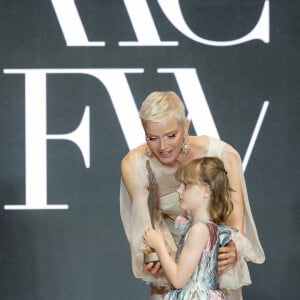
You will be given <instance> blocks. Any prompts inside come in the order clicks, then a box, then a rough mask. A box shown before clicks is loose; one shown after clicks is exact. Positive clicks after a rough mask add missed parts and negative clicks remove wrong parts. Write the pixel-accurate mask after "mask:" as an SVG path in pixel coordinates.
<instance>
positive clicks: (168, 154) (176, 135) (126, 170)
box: [121, 118, 244, 274]
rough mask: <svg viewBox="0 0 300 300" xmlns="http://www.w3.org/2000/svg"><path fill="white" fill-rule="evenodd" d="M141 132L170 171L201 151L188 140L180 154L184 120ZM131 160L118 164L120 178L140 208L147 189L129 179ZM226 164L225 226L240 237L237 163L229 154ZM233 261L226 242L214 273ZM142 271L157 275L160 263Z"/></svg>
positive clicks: (241, 215) (151, 125)
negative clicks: (227, 207)
mask: <svg viewBox="0 0 300 300" xmlns="http://www.w3.org/2000/svg"><path fill="white" fill-rule="evenodd" d="M144 130H145V135H146V141H147V145H148V147H149V148H150V149H151V150H152V153H153V155H154V157H155V158H156V159H157V160H159V161H160V162H161V163H162V164H164V165H167V166H169V167H172V168H178V167H179V166H180V165H181V164H182V163H184V162H186V161H189V160H191V159H193V158H195V154H196V153H199V152H200V151H201V149H202V148H203V147H204V145H203V142H202V139H199V138H197V137H193V136H190V137H188V140H187V141H188V143H189V145H190V150H189V152H188V153H187V154H184V153H182V149H181V147H182V143H183V140H184V139H185V136H187V134H188V130H189V121H188V120H187V119H186V120H185V121H184V122H183V123H180V122H179V121H178V120H177V119H175V118H172V119H169V120H165V121H162V122H147V123H146V125H145V126H144ZM145 149H146V145H142V146H141V147H139V148H137V149H135V150H133V151H141V152H142V153H145ZM133 156H134V155H133V152H129V153H128V154H127V155H126V156H125V158H124V159H123V160H122V162H121V174H122V178H123V182H124V184H125V186H126V189H127V191H128V193H129V195H130V197H131V199H140V200H139V203H136V205H137V206H144V205H145V203H146V199H142V196H141V195H143V194H144V191H145V189H147V186H146V185H145V186H142V187H141V186H138V184H137V183H136V180H135V178H134V177H133V174H132V168H133ZM226 160H227V162H228V165H229V167H230V171H229V172H228V178H229V182H230V186H231V187H232V188H233V189H234V190H235V192H232V195H231V199H232V202H233V205H234V209H233V212H232V213H231V215H230V217H229V219H228V224H229V225H230V226H232V227H234V228H236V229H238V230H239V231H240V232H241V233H243V220H244V200H243V196H242V187H241V182H240V178H239V165H238V163H239V162H238V159H237V158H236V157H235V156H234V155H233V154H230V153H229V154H227V157H226ZM135 201H136V200H135ZM236 261H237V252H236V247H235V245H234V243H233V242H229V243H228V245H226V247H222V248H220V250H219V256H218V272H222V271H223V270H224V269H226V268H227V267H229V266H231V265H233V264H235V263H236ZM144 267H145V269H146V270H148V271H150V272H151V273H153V274H155V273H157V272H159V271H160V269H161V266H160V263H156V264H154V263H149V264H147V265H145V266H144Z"/></svg>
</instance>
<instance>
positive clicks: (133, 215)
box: [120, 92, 265, 300]
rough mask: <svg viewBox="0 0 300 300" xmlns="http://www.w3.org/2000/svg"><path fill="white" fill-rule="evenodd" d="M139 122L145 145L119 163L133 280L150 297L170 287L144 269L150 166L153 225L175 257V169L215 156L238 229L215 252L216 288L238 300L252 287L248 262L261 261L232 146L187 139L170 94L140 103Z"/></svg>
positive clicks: (154, 268) (180, 109) (179, 106)
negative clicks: (225, 180) (147, 289)
mask: <svg viewBox="0 0 300 300" xmlns="http://www.w3.org/2000/svg"><path fill="white" fill-rule="evenodd" d="M140 118H141V121H142V125H143V128H144V131H145V136H146V143H145V144H142V145H140V146H139V147H137V148H135V149H132V150H131V151H129V152H128V153H127V154H126V155H125V157H124V158H123V160H122V162H121V175H122V181H121V192H120V209H121V217H122V222H123V225H124V229H125V233H126V236H127V239H128V241H129V243H130V249H131V257H132V268H133V273H134V275H135V277H137V278H141V279H142V280H144V281H146V282H150V283H151V299H152V300H154V299H162V298H163V295H164V294H165V293H166V292H168V290H169V288H170V285H169V282H168V281H167V279H166V277H165V276H164V274H163V272H161V271H158V270H159V267H160V265H159V263H156V264H153V263H149V264H148V265H146V266H144V263H143V252H144V251H145V245H144V244H143V241H142V236H143V233H144V231H145V229H147V228H149V227H151V218H150V214H149V209H148V195H149V189H148V188H149V186H148V169H147V166H146V162H147V161H149V162H150V166H151V169H152V171H153V173H154V175H155V178H156V183H157V184H156V197H157V199H158V204H157V210H156V214H155V227H156V228H159V229H160V230H161V231H162V232H163V234H164V238H165V242H166V244H167V247H168V250H169V252H170V254H172V255H174V254H175V253H176V248H177V245H178V243H179V239H180V235H179V233H178V232H176V230H175V227H174V220H175V218H176V217H177V216H178V215H182V214H184V212H183V211H182V209H181V208H180V205H179V196H178V193H177V192H176V190H177V188H178V186H179V183H178V182H177V181H176V179H175V176H174V174H175V172H176V170H177V168H178V167H179V166H180V165H182V164H183V163H186V162H187V161H190V160H191V159H194V158H199V157H204V156H216V157H219V158H220V159H222V160H223V162H224V165H225V168H226V170H227V171H228V178H229V182H230V186H231V187H232V189H233V190H234V191H233V192H232V193H231V199H232V202H233V211H232V213H231V214H230V216H229V218H228V220H227V223H228V224H229V225H230V226H231V227H233V228H235V229H237V230H238V231H239V234H237V235H236V236H235V237H234V238H233V241H234V242H231V243H229V244H228V245H227V247H222V248H220V250H219V256H218V260H219V263H218V272H219V273H220V276H219V285H220V288H222V289H223V290H224V291H225V292H226V296H227V298H228V299H242V294H241V287H242V286H243V285H248V284H250V283H251V280H250V276H249V272H248V267H247V264H246V262H245V261H246V260H247V261H253V262H255V263H262V262H263V261H264V259H265V256H264V252H263V249H262V247H261V245H260V242H259V238H258V235H257V232H256V227H255V224H254V221H253V217H252V214H251V209H250V206H249V201H248V196H247V190H246V185H245V180H244V175H243V171H242V166H241V160H240V157H239V154H238V153H237V152H236V150H234V149H233V148H232V147H231V146H230V145H228V144H226V143H224V142H223V141H220V140H217V139H214V138H211V137H208V136H189V135H188V131H189V125H190V124H189V120H188V119H187V118H186V117H185V109H184V106H183V103H182V102H181V100H180V99H179V97H178V96H177V95H176V94H175V93H173V92H153V93H151V94H150V95H149V96H148V97H147V98H146V99H145V100H144V102H143V104H142V107H141V109H140Z"/></svg>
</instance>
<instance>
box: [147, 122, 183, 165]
mask: <svg viewBox="0 0 300 300" xmlns="http://www.w3.org/2000/svg"><path fill="white" fill-rule="evenodd" d="M144 130H145V134H146V140H147V144H148V147H149V148H150V149H151V150H152V153H153V154H154V155H155V156H156V157H157V159H158V160H159V161H160V162H161V163H163V164H166V165H169V166H171V167H175V166H176V159H177V158H178V156H179V155H180V154H181V152H182V143H183V141H184V136H185V134H187V132H188V121H187V120H186V121H185V122H184V123H183V124H180V123H179V122H178V120H177V119H175V118H172V119H170V120H166V121H162V122H147V123H146V125H145V127H144Z"/></svg>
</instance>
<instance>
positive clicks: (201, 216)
mask: <svg viewBox="0 0 300 300" xmlns="http://www.w3.org/2000/svg"><path fill="white" fill-rule="evenodd" d="M192 220H193V222H192V223H193V224H195V223H197V222H199V221H204V220H210V221H211V216H210V214H209V212H207V211H201V212H194V213H193V212H192Z"/></svg>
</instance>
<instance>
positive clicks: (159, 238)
mask: <svg viewBox="0 0 300 300" xmlns="http://www.w3.org/2000/svg"><path fill="white" fill-rule="evenodd" d="M143 241H144V243H145V244H146V245H148V246H149V247H151V248H153V249H157V248H158V247H159V246H160V245H162V244H163V243H164V239H163V235H162V233H161V231H160V230H158V229H152V228H148V229H146V230H145V232H144V234H143Z"/></svg>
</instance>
